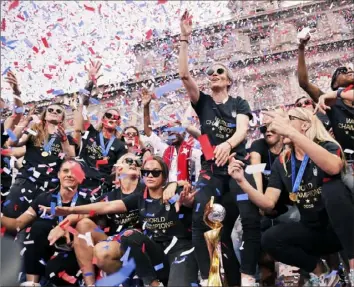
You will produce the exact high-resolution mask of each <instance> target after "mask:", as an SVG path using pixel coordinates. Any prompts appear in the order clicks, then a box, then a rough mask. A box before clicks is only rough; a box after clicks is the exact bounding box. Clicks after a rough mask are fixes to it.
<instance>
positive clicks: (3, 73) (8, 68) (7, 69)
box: [1, 67, 10, 76]
mask: <svg viewBox="0 0 354 287" xmlns="http://www.w3.org/2000/svg"><path fill="white" fill-rule="evenodd" d="M9 71H10V67H7V68H6V69H5V71H3V72H2V74H1V76H3V75H5V74H7V73H8V72H9Z"/></svg>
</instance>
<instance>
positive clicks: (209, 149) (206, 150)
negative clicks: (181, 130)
mask: <svg viewBox="0 0 354 287" xmlns="http://www.w3.org/2000/svg"><path fill="white" fill-rule="evenodd" d="M198 140H199V142H200V146H201V147H202V151H203V154H204V157H205V159H206V160H211V159H213V158H214V148H213V146H212V145H211V143H210V141H209V138H208V135H201V136H200V137H199V138H198Z"/></svg>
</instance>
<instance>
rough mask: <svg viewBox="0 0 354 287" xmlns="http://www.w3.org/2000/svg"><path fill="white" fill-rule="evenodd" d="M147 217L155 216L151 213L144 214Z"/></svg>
mask: <svg viewBox="0 0 354 287" xmlns="http://www.w3.org/2000/svg"><path fill="white" fill-rule="evenodd" d="M145 215H146V216H147V217H154V216H155V215H154V214H153V213H146V214H145Z"/></svg>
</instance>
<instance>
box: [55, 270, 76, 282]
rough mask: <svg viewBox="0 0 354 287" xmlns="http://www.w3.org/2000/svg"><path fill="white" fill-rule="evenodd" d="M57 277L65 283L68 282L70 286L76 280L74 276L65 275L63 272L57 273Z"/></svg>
mask: <svg viewBox="0 0 354 287" xmlns="http://www.w3.org/2000/svg"><path fill="white" fill-rule="evenodd" d="M58 277H59V278H61V279H63V280H65V281H66V282H69V283H70V284H75V282H76V280H77V279H76V278H75V277H74V276H71V275H69V274H67V273H66V272H65V271H61V272H59V273H58Z"/></svg>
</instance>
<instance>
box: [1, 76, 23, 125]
mask: <svg viewBox="0 0 354 287" xmlns="http://www.w3.org/2000/svg"><path fill="white" fill-rule="evenodd" d="M6 81H7V82H8V83H9V84H10V86H11V88H12V91H13V94H14V104H15V106H14V113H13V115H12V116H11V117H8V118H7V119H6V120H5V123H4V128H5V130H6V129H10V130H13V129H14V127H15V126H16V125H17V124H18V123H19V122H20V120H21V118H22V115H23V112H24V110H23V103H22V100H21V97H20V96H21V91H20V88H19V85H18V82H17V78H16V76H15V74H14V73H12V72H11V71H10V72H8V73H7V77H6Z"/></svg>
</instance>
